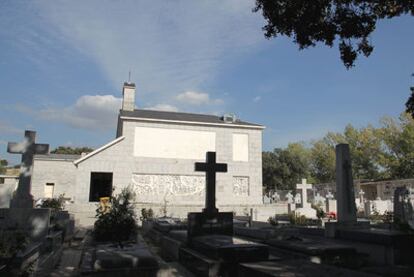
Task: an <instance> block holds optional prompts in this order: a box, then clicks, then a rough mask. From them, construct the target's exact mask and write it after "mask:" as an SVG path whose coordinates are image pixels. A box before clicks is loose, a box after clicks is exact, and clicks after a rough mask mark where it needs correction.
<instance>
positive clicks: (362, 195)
mask: <svg viewBox="0 0 414 277" xmlns="http://www.w3.org/2000/svg"><path fill="white" fill-rule="evenodd" d="M358 194H359V201H360V202H361V203H364V194H365V192H364V191H363V190H362V189H360V190H359V192H358Z"/></svg>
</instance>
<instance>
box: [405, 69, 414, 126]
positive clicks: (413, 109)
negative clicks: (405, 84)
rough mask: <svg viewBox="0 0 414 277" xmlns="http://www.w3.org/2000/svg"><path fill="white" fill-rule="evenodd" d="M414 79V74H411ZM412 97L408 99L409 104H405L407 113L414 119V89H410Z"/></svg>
mask: <svg viewBox="0 0 414 277" xmlns="http://www.w3.org/2000/svg"><path fill="white" fill-rule="evenodd" d="M411 76H412V77H414V73H413V74H411ZM410 90H411V95H410V98H408V100H407V102H406V103H405V108H406V109H405V111H406V112H407V113H410V114H411V117H412V118H414V87H410Z"/></svg>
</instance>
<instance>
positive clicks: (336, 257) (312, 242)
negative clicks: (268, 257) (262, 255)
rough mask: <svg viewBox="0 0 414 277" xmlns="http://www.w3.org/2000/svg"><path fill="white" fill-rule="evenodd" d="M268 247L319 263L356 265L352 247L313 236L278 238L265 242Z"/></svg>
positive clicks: (355, 256)
mask: <svg viewBox="0 0 414 277" xmlns="http://www.w3.org/2000/svg"><path fill="white" fill-rule="evenodd" d="M266 243H267V244H269V245H270V246H273V247H276V248H279V249H283V250H288V251H292V252H297V253H301V254H304V255H306V256H309V257H310V260H313V261H319V262H321V263H326V264H331V263H339V264H344V265H347V266H351V265H352V264H354V265H356V263H357V262H356V261H355V260H353V259H356V258H357V252H356V250H355V248H354V247H352V246H349V245H347V244H341V243H339V242H335V241H332V240H327V239H324V238H317V237H314V236H303V235H300V236H296V235H291V236H278V237H277V238H272V239H270V240H267V241H266Z"/></svg>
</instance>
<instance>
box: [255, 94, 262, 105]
mask: <svg viewBox="0 0 414 277" xmlns="http://www.w3.org/2000/svg"><path fill="white" fill-rule="evenodd" d="M260 100H262V97H261V96H256V97H255V98H253V102H254V103H257V102H259V101H260Z"/></svg>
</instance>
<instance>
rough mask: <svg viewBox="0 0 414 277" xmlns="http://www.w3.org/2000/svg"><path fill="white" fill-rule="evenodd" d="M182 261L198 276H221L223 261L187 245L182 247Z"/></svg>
mask: <svg viewBox="0 0 414 277" xmlns="http://www.w3.org/2000/svg"><path fill="white" fill-rule="evenodd" d="M179 258H180V263H181V264H182V265H184V266H185V267H186V268H188V269H189V270H190V271H191V272H193V273H194V274H195V275H196V276H207V277H215V276H219V274H220V271H221V266H222V265H221V263H220V262H219V261H217V260H214V259H211V258H208V257H206V256H204V255H203V254H201V253H198V251H194V250H192V249H190V248H187V247H182V248H180V251H179Z"/></svg>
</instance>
